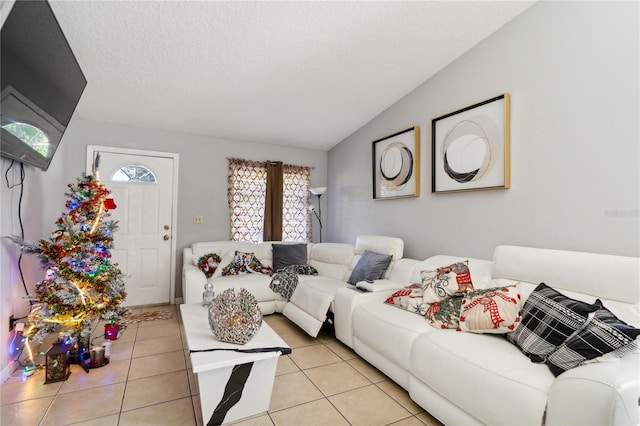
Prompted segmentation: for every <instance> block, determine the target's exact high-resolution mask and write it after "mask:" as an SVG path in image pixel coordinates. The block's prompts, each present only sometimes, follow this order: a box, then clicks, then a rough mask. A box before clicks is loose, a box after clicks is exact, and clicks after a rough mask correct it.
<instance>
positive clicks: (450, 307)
mask: <svg viewBox="0 0 640 426" xmlns="http://www.w3.org/2000/svg"><path fill="white" fill-rule="evenodd" d="M461 307H462V296H454V297H449V298H448V299H444V300H441V301H440V302H435V303H433V304H432V305H431V306H429V309H427V313H426V314H425V316H424V317H425V318H426V319H427V321H429V324H431V325H432V326H433V327H435V328H440V329H445V328H453V329H456V330H457V329H458V328H459V325H460V309H461Z"/></svg>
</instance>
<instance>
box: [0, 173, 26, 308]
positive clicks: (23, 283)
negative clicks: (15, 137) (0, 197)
mask: <svg viewBox="0 0 640 426" xmlns="http://www.w3.org/2000/svg"><path fill="white" fill-rule="evenodd" d="M15 162H16V160H12V161H11V165H10V166H9V167H8V168H7V171H6V172H5V174H4V178H5V181H6V182H7V188H9V189H13V188H15V187H16V186H20V198H19V199H18V222H19V223H20V240H21V241H24V224H23V223H22V197H23V196H24V181H25V179H26V175H25V171H24V163H20V183H16V184H13V185H11V184H10V183H9V170H11V169H12V168H13V165H14V164H15ZM23 251H24V250H23V249H22V248H21V249H20V256H19V257H18V271H19V272H20V280H21V281H22V287H23V288H24V292H25V293H26V294H27V300H29V306H33V300H32V299H31V295H30V294H29V289H28V288H27V283H26V281H25V279H24V272H23V271H22V256H23V254H24V253H23ZM23 318H26V316H24V317H22V318H18V319H23Z"/></svg>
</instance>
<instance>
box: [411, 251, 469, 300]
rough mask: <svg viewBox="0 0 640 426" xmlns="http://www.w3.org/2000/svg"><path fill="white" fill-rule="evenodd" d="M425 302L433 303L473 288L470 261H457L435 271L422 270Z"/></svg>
mask: <svg viewBox="0 0 640 426" xmlns="http://www.w3.org/2000/svg"><path fill="white" fill-rule="evenodd" d="M420 277H421V278H422V286H423V290H424V296H423V297H424V303H426V304H432V303H435V302H439V301H441V300H444V299H446V298H449V297H452V296H460V295H463V294H465V293H467V292H469V291H471V290H473V282H472V280H471V272H470V271H469V261H466V262H457V263H453V264H451V265H448V266H443V267H441V268H437V269H436V270H433V271H421V272H420Z"/></svg>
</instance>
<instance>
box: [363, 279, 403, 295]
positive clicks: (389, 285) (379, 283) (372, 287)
mask: <svg viewBox="0 0 640 426" xmlns="http://www.w3.org/2000/svg"><path fill="white" fill-rule="evenodd" d="M356 287H358V288H359V289H361V290H366V291H369V292H371V293H377V292H380V291H386V292H387V293H389V291H393V290H397V289H399V288H402V287H404V285H402V284H400V283H397V282H395V281H391V280H373V282H371V283H370V282H368V281H358V282H357V283H356Z"/></svg>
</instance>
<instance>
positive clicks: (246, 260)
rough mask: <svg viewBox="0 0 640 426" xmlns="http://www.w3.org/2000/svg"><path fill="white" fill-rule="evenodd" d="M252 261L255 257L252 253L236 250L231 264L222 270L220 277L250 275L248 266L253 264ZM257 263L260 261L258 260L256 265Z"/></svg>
mask: <svg viewBox="0 0 640 426" xmlns="http://www.w3.org/2000/svg"><path fill="white" fill-rule="evenodd" d="M254 259H255V256H254V255H253V253H245V252H241V251H237V250H236V252H235V254H234V255H233V259H232V260H231V263H229V264H228V265H227V266H225V267H224V268H222V275H223V276H227V275H239V274H247V273H251V270H250V269H249V265H250V264H251V263H252V262H254ZM259 262H260V261H259V260H258V263H259ZM254 267H255V263H254Z"/></svg>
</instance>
